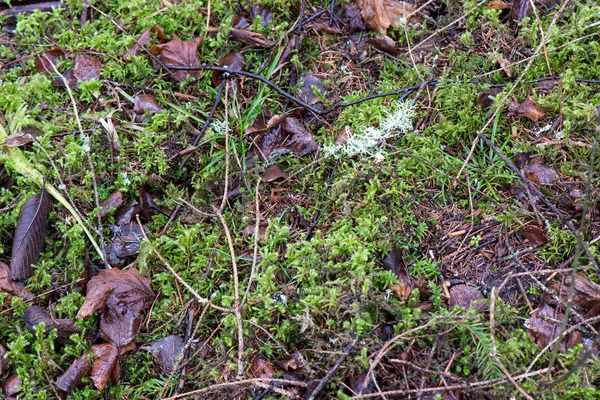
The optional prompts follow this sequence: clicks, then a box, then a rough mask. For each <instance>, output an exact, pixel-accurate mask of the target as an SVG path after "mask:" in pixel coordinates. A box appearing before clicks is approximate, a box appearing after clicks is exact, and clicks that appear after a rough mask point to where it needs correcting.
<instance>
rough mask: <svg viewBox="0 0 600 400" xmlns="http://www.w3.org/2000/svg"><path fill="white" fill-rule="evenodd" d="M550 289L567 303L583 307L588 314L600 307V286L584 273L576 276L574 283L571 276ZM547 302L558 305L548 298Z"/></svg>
mask: <svg viewBox="0 0 600 400" xmlns="http://www.w3.org/2000/svg"><path fill="white" fill-rule="evenodd" d="M550 289H551V290H552V291H553V292H554V293H556V295H557V296H558V297H560V298H561V299H562V300H564V301H565V302H569V301H570V302H571V304H572V305H574V306H575V307H582V308H583V309H584V310H585V311H586V312H588V311H590V310H592V309H596V308H597V307H598V306H599V305H600V285H599V284H597V283H595V282H592V281H591V280H590V279H589V278H588V277H587V276H586V275H585V274H584V273H582V272H580V273H578V274H577V275H575V277H574V281H573V280H572V278H571V276H570V275H567V276H565V277H564V278H563V279H562V280H561V281H560V282H556V283H554V284H552V285H551V286H550ZM547 302H548V304H551V305H557V303H556V300H554V299H552V298H548V299H547ZM594 316H595V315H594Z"/></svg>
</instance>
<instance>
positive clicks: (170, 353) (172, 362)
mask: <svg viewBox="0 0 600 400" xmlns="http://www.w3.org/2000/svg"><path fill="white" fill-rule="evenodd" d="M184 347H185V342H184V341H183V339H182V338H180V337H179V336H175V335H169V336H167V337H164V338H162V339H158V340H155V341H154V342H152V344H151V345H150V346H145V347H142V349H144V350H148V351H149V352H150V353H151V354H152V357H153V358H154V361H155V362H156V364H158V366H159V368H160V370H161V371H162V373H163V374H164V375H170V374H171V373H172V372H173V369H174V368H175V366H176V364H177V360H178V359H180V358H181V357H182V356H183V350H184Z"/></svg>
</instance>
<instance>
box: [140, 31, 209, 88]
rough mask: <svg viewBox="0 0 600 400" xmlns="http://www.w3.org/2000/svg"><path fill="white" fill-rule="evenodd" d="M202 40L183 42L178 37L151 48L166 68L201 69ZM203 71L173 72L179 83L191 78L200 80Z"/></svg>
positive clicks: (195, 39)
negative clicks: (199, 53)
mask: <svg viewBox="0 0 600 400" xmlns="http://www.w3.org/2000/svg"><path fill="white" fill-rule="evenodd" d="M201 41H202V39H201V38H194V39H191V40H186V41H182V40H181V39H179V37H178V36H177V35H173V36H172V37H171V41H170V42H167V43H165V44H157V45H154V46H152V47H151V48H150V51H151V52H152V54H154V55H158V56H159V59H160V61H161V62H162V63H163V65H164V66H165V67H167V68H168V67H199V66H200V65H201V63H200V59H199V58H198V46H199V45H200V42H201ZM200 74H201V71H199V70H198V71H177V70H175V71H173V76H175V78H176V79H177V80H178V81H184V80H185V79H186V78H188V77H189V76H191V77H194V78H199V77H200Z"/></svg>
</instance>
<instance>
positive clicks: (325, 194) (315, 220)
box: [304, 158, 340, 240]
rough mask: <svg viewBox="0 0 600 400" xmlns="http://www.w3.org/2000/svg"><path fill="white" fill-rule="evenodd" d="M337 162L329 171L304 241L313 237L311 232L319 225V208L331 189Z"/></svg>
mask: <svg viewBox="0 0 600 400" xmlns="http://www.w3.org/2000/svg"><path fill="white" fill-rule="evenodd" d="M339 161H340V159H339V158H338V159H336V160H335V164H334V165H333V169H332V170H331V174H330V175H329V179H328V180H327V186H326V187H325V192H323V196H321V199H320V200H319V208H318V209H317V214H316V215H315V218H314V219H313V223H312V224H311V226H310V228H309V229H308V232H307V233H306V238H305V239H304V240H310V238H311V237H312V235H313V231H314V230H315V228H316V227H317V224H318V223H319V220H320V219H321V207H322V206H323V201H324V200H325V197H327V194H328V193H329V189H330V188H331V183H332V182H333V180H334V179H335V171H336V169H337V166H338V163H339Z"/></svg>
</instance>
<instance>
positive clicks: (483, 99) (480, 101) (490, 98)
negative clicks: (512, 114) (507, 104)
mask: <svg viewBox="0 0 600 400" xmlns="http://www.w3.org/2000/svg"><path fill="white" fill-rule="evenodd" d="M500 92H501V89H500V88H492V89H490V90H486V91H485V92H481V93H477V102H476V103H475V104H476V105H477V107H478V108H480V109H482V110H485V109H487V108H490V107H491V106H493V105H494V103H495V102H494V97H496V96H497V95H498V93H500Z"/></svg>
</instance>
